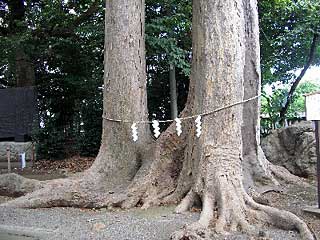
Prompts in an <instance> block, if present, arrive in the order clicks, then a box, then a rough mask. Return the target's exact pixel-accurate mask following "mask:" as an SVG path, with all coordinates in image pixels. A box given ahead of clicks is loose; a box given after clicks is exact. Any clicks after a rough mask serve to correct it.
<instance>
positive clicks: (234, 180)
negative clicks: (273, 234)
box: [0, 0, 314, 240]
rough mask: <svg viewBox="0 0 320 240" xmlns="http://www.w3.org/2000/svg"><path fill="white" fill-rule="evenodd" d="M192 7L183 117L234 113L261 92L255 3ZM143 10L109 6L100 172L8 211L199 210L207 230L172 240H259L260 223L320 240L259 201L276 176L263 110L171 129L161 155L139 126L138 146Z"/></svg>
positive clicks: (136, 4) (38, 189)
mask: <svg viewBox="0 0 320 240" xmlns="http://www.w3.org/2000/svg"><path fill="white" fill-rule="evenodd" d="M193 6H194V7H193V16H194V17H193V63H192V76H191V82H190V90H189V96H188V101H187V105H186V108H185V109H184V111H183V112H182V113H181V116H180V117H185V116H190V115H199V114H202V113H204V112H209V111H212V110H215V109H217V108H221V107H223V106H227V105H232V104H234V103H236V102H239V101H243V100H244V99H247V98H250V97H252V96H255V95H257V94H259V88H260V82H259V81H260V79H259V76H260V72H259V53H258V50H259V49H258V20H257V9H256V8H257V3H256V0H247V1H246V0H234V1H231V0H226V1H215V0H194V1H193ZM143 8H144V2H143V1H138V0H132V1H129V3H128V1H125V0H119V1H107V8H106V56H105V65H106V71H105V92H104V123H103V136H102V144H101V149H100V152H99V155H98V157H97V159H96V161H95V163H94V165H93V166H92V167H91V168H90V169H89V170H88V171H86V172H84V173H83V174H81V175H80V176H76V177H74V178H70V179H67V180H53V181H49V182H47V183H43V184H40V183H38V182H31V183H29V182H28V184H26V186H27V187H25V188H23V189H22V190H23V191H22V190H21V188H20V192H21V193H25V192H30V191H33V190H35V191H34V192H31V193H28V194H27V195H26V196H25V197H21V198H18V199H17V200H14V201H12V202H9V203H7V204H6V206H18V207H51V206H80V207H104V206H117V207H123V208H128V207H134V206H140V205H142V207H145V208H147V207H149V206H152V205H159V204H165V203H172V202H180V204H179V205H178V207H177V209H176V211H177V212H179V213H181V212H184V211H187V210H188V209H189V208H190V207H192V206H193V205H195V204H197V203H199V202H200V203H202V212H201V215H200V219H199V221H198V222H197V223H195V224H193V225H191V226H189V227H186V228H185V229H184V230H183V231H181V232H177V233H175V234H174V235H173V239H204V238H206V237H207V236H210V235H211V232H212V230H214V231H215V232H218V233H224V232H232V231H238V230H241V231H243V232H246V233H248V234H250V235H256V234H258V233H259V230H260V228H256V229H257V230H255V228H254V227H253V225H254V224H259V223H268V224H270V225H276V226H278V227H280V228H285V229H296V230H298V231H299V232H300V233H301V236H302V237H303V238H304V239H310V240H311V239H314V238H313V236H312V234H311V232H310V230H309V229H308V227H307V226H306V224H305V223H304V222H303V221H301V220H300V219H299V218H298V217H296V216H295V215H293V214H291V213H289V212H285V211H280V210H277V209H274V208H272V207H269V206H265V205H261V204H259V203H257V202H255V200H254V196H250V195H251V192H249V190H250V188H252V187H254V181H255V180H261V177H259V178H258V177H257V176H259V174H260V173H262V175H263V176H264V178H265V179H267V181H266V182H267V183H272V182H274V183H276V181H273V177H272V176H271V174H270V172H268V171H272V169H274V167H272V165H270V164H268V162H267V160H266V159H263V158H261V157H260V155H259V154H260V153H259V135H258V133H257V131H258V124H259V122H258V121H259V120H258V113H259V112H258V109H257V108H258V101H250V102H249V103H247V104H243V105H239V104H237V105H236V106H233V107H228V108H226V109H224V110H222V111H219V112H216V113H215V114H208V115H204V116H203V131H202V135H201V136H200V138H197V137H195V124H194V120H195V118H191V119H190V118H189V119H188V120H184V121H183V134H182V135H181V136H180V137H178V136H177V135H176V133H175V125H174V124H172V125H171V126H170V127H169V128H168V129H167V130H166V132H165V133H163V134H162V135H161V136H160V138H159V139H158V140H157V144H156V145H154V144H152V141H151V140H150V136H149V129H148V125H143V124H142V125H140V124H139V125H138V127H139V141H138V143H135V144H133V142H132V140H131V131H130V125H131V124H132V123H133V122H135V121H138V120H146V119H147V113H146V89H145V81H146V79H145V69H144V68H145V60H144V37H143V32H144V20H143V18H144V14H143ZM245 88H246V89H245ZM247 88H248V89H247ZM117 119H121V120H122V121H120V122H119V121H117ZM123 120H126V121H128V122H124V121H123ZM245 134H248V136H244V135H245ZM261 155H262V154H261ZM14 176H15V175H13V176H12V177H11V178H10V179H13V178H14ZM7 179H8V178H7ZM18 180H19V181H22V180H21V179H20V178H19V179H18ZM261 182H263V181H261ZM0 183H1V181H0ZM14 188H15V186H11V187H10V192H11V193H12V194H13V193H14ZM1 190H4V188H3V186H1V184H0V191H1Z"/></svg>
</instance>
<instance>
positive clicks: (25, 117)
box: [0, 87, 37, 142]
mask: <svg viewBox="0 0 320 240" xmlns="http://www.w3.org/2000/svg"><path fill="white" fill-rule="evenodd" d="M36 106H37V98H36V91H35V88H34V87H20V88H7V89H0V141H15V142H24V141H28V140H30V136H31V132H32V127H33V125H34V122H35V120H36V115H37V107H36Z"/></svg>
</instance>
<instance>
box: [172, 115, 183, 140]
mask: <svg viewBox="0 0 320 240" xmlns="http://www.w3.org/2000/svg"><path fill="white" fill-rule="evenodd" d="M174 121H175V122H176V130H177V135H178V136H180V135H181V133H182V126H181V120H180V119H179V118H176V119H175V120H174Z"/></svg>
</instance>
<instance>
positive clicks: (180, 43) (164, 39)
mask: <svg viewBox="0 0 320 240" xmlns="http://www.w3.org/2000/svg"><path fill="white" fill-rule="evenodd" d="M191 4H192V3H191V1H189V0H183V1H177V0H164V1H161V2H159V1H155V0H147V1H146V54H147V77H148V85H147V86H148V109H149V114H150V119H155V118H156V119H169V118H170V87H169V85H170V84H169V65H170V63H171V64H174V65H175V67H176V78H177V91H178V110H179V111H181V110H182V109H183V107H184V105H185V102H186V99H187V94H188V87H189V75H190V62H191V15H192V5H191ZM161 128H162V129H165V128H166V125H161Z"/></svg>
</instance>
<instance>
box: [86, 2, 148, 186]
mask: <svg viewBox="0 0 320 240" xmlns="http://www.w3.org/2000/svg"><path fill="white" fill-rule="evenodd" d="M106 4H107V5H106V28H105V32H106V35H105V62H104V65H105V76H104V79H105V80H104V121H103V134H102V142H101V147H100V152H99V154H98V157H97V159H96V161H95V163H94V166H93V167H92V169H91V171H92V170H93V171H97V169H103V171H104V172H107V173H108V176H107V177H108V178H109V177H110V176H109V175H110V174H111V173H112V175H113V176H112V179H113V180H114V181H116V182H119V180H120V182H122V180H131V179H132V178H133V177H134V176H135V174H136V172H137V170H138V169H139V167H140V166H141V164H143V162H142V161H144V160H145V159H147V158H146V156H145V154H146V153H147V152H148V144H150V143H151V138H150V133H149V126H148V125H147V124H142V125H138V126H137V127H138V132H139V140H138V142H137V143H134V142H133V141H132V140H131V139H132V137H131V135H132V133H131V125H132V123H133V122H136V121H146V120H147V119H148V112H147V96H146V70H145V69H146V62H145V43H144V42H145V39H144V1H140V0H139V1H138V0H135V1H124V0H123V1H107V3H106ZM108 119H120V120H126V121H129V122H128V123H127V122H114V121H110V120H108ZM115 172H116V174H114V173H115ZM115 175H116V176H115ZM109 180H110V179H109Z"/></svg>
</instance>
